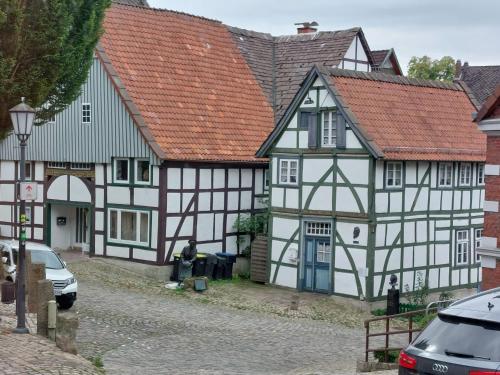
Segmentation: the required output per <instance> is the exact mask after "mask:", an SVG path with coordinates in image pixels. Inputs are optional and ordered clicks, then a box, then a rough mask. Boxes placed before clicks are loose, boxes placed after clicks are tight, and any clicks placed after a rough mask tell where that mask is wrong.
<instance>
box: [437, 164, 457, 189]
mask: <svg viewBox="0 0 500 375" xmlns="http://www.w3.org/2000/svg"><path fill="white" fill-rule="evenodd" d="M452 185H453V164H452V163H440V164H439V176H438V186H439V187H451V186H452Z"/></svg>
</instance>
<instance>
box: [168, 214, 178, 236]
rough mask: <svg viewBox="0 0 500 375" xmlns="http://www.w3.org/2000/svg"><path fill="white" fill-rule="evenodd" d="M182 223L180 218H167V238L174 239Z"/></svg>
mask: <svg viewBox="0 0 500 375" xmlns="http://www.w3.org/2000/svg"><path fill="white" fill-rule="evenodd" d="M180 221H181V218H180V217H174V216H170V217H167V231H166V236H167V237H174V235H175V230H176V229H177V226H178V225H179V223H180Z"/></svg>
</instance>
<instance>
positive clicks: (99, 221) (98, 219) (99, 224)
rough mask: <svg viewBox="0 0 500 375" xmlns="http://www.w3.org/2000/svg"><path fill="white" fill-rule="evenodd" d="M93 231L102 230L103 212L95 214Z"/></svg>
mask: <svg viewBox="0 0 500 375" xmlns="http://www.w3.org/2000/svg"><path fill="white" fill-rule="evenodd" d="M95 230H104V212H100V211H98V212H96V213H95Z"/></svg>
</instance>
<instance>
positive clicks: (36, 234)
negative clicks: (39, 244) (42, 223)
mask: <svg viewBox="0 0 500 375" xmlns="http://www.w3.org/2000/svg"><path fill="white" fill-rule="evenodd" d="M33 238H34V239H35V240H43V229H42V228H34V230H33Z"/></svg>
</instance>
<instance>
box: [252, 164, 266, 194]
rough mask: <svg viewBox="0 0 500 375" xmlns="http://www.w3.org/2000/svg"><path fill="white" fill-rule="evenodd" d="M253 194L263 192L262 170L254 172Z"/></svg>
mask: <svg viewBox="0 0 500 375" xmlns="http://www.w3.org/2000/svg"><path fill="white" fill-rule="evenodd" d="M254 192H255V194H262V193H263V192H264V170H263V169H256V170H255V186H254Z"/></svg>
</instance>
